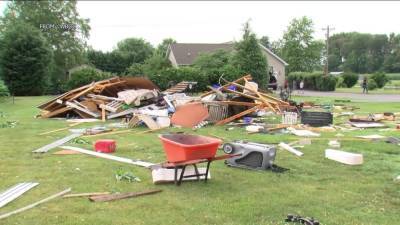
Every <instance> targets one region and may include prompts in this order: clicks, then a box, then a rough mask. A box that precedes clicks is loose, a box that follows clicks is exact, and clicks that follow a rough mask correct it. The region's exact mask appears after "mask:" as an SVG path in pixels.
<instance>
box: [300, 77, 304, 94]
mask: <svg viewBox="0 0 400 225" xmlns="http://www.w3.org/2000/svg"><path fill="white" fill-rule="evenodd" d="M303 88H304V80H301V81H300V92H301V93H302V94H304V91H303Z"/></svg>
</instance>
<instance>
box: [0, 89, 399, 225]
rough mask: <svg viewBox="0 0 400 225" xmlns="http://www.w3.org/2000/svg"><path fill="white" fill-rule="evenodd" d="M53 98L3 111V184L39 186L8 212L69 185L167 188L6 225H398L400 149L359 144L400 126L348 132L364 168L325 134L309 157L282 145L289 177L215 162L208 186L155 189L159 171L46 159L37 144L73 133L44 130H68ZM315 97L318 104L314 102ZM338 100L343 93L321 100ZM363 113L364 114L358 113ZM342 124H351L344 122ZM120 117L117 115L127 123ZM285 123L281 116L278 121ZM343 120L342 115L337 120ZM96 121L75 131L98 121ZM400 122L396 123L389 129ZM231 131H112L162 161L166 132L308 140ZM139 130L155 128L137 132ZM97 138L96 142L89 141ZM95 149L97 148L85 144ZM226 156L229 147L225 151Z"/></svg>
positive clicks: (280, 159) (79, 203)
mask: <svg viewBox="0 0 400 225" xmlns="http://www.w3.org/2000/svg"><path fill="white" fill-rule="evenodd" d="M49 98H50V97H18V98H16V99H15V104H12V103H11V101H9V100H6V101H4V100H3V102H1V103H0V111H1V112H3V113H4V114H5V117H3V118H0V123H2V122H4V121H7V120H17V121H18V122H19V123H18V125H17V126H16V127H14V128H0V153H1V156H0V177H1V179H0V190H5V189H7V188H9V187H10V186H12V185H14V184H16V183H19V182H25V181H37V182H39V183H40V185H39V186H37V187H36V188H34V189H32V190H30V191H29V192H27V193H25V194H24V195H23V196H21V197H20V198H19V199H17V200H15V201H13V202H11V203H9V204H8V205H6V206H5V207H2V208H1V209H0V214H3V213H6V212H9V211H12V210H15V209H18V208H20V207H23V206H25V205H27V204H30V203H33V202H35V201H38V200H40V199H43V198H45V197H48V196H50V195H52V194H54V193H57V192H59V191H62V190H64V189H66V188H68V187H71V188H72V193H82V192H103V191H110V192H136V191H144V190H150V189H158V188H159V189H162V190H163V192H161V193H159V194H155V195H150V196H144V197H139V198H133V199H125V200H119V201H114V202H107V203H101V202H100V203H93V202H90V201H89V200H88V199H86V198H70V199H62V198H59V199H56V200H53V201H51V202H48V203H45V204H43V205H40V206H38V207H35V208H34V209H31V210H29V211H25V212H23V213H20V214H17V215H13V216H11V217H9V218H7V219H4V220H0V224H40V225H46V224H51V225H53V224H87V225H93V224H174V225H178V224H218V225H220V224H285V222H284V219H285V218H286V215H287V214H289V213H291V214H301V215H303V216H312V217H315V218H316V219H318V220H319V221H320V222H321V223H322V224H327V225H334V224H337V225H343V224H364V225H365V224H371V225H372V224H373V225H376V224H380V225H382V224H388V225H393V224H398V223H399V210H400V182H399V181H395V178H396V177H397V176H398V175H400V146H395V145H393V144H388V143H384V142H368V141H356V140H353V139H352V138H353V137H354V136H357V135H360V134H380V135H385V136H397V137H400V132H399V131H382V132H379V131H378V129H371V130H364V131H356V132H341V133H342V134H344V137H342V139H345V140H341V141H340V142H341V144H342V149H343V150H347V151H351V152H358V153H362V154H363V155H364V161H365V162H364V164H363V165H361V166H347V165H342V164H340V163H337V162H334V161H331V160H328V159H325V158H324V150H325V149H326V148H328V145H327V143H328V140H329V139H333V138H334V135H335V134H337V132H333V133H323V134H322V136H321V138H317V139H313V141H312V145H308V146H305V147H304V148H303V149H299V150H301V151H303V152H304V156H303V157H296V156H294V155H292V154H290V153H288V152H286V151H283V150H278V153H277V158H276V160H275V163H276V164H277V165H279V166H281V167H284V168H287V169H289V170H288V171H286V172H284V173H274V172H271V171H250V170H244V169H238V168H230V167H227V166H226V165H224V163H223V162H222V161H218V162H215V163H213V164H212V165H211V174H212V175H211V176H212V179H211V180H210V181H209V182H208V183H204V182H186V183H183V184H182V186H180V187H177V186H174V185H173V184H164V185H154V184H153V183H152V179H151V173H150V171H149V170H147V169H145V168H141V167H137V166H133V165H127V164H123V163H119V162H114V161H110V160H105V159H100V158H95V157H92V156H87V155H64V156H61V155H53V154H52V153H53V152H55V151H57V150H58V149H53V150H51V151H50V152H48V153H46V154H42V155H34V154H33V153H31V151H32V150H34V149H37V148H39V147H41V146H43V145H46V144H48V143H51V142H53V141H55V140H57V139H60V138H62V137H64V136H66V135H68V133H69V132H68V131H62V132H57V133H53V134H49V135H44V136H39V135H38V134H39V133H42V132H45V131H49V130H53V129H57V128H63V127H66V126H67V122H65V121H64V120H54V119H36V118H34V116H35V115H36V114H37V113H38V112H39V111H38V110H37V109H36V108H35V106H36V105H38V104H39V103H41V102H43V101H45V100H46V99H49ZM304 99H306V100H315V99H311V98H304ZM317 101H318V102H322V103H329V102H332V101H333V99H329V98H324V99H322V98H320V99H317ZM345 104H347V105H355V106H358V107H360V108H361V109H359V110H358V111H359V112H361V113H363V114H367V113H369V112H383V111H385V112H386V111H389V112H400V104H398V103H396V104H394V103H372V102H371V103H354V102H350V103H345ZM356 112H357V111H356ZM341 120H345V118H342V119H341ZM118 121H119V120H115V121H110V122H109V123H111V122H118ZM269 121H272V122H275V123H278V122H279V121H280V119H279V117H276V119H269ZM336 122H340V121H336ZM91 126H94V124H84V125H79V126H78V127H75V128H79V127H81V128H83V127H91ZM389 126H391V127H393V125H389ZM225 128H226V127H216V126H209V127H205V128H202V129H200V130H198V131H192V130H190V129H186V130H184V129H177V128H171V129H167V130H163V131H160V132H156V133H147V134H135V132H131V133H126V134H121V135H109V136H103V137H101V138H112V139H115V140H116V141H117V152H116V153H115V155H119V156H124V157H130V158H135V159H142V160H145V161H150V162H162V161H164V160H165V155H164V152H163V149H162V146H161V143H160V141H159V139H158V137H157V135H158V134H159V133H165V132H169V131H173V132H176V131H185V132H187V133H194V134H202V135H217V136H219V137H222V138H224V139H226V140H235V139H240V140H249V141H255V142H260V143H279V142H280V141H284V142H287V143H288V142H291V141H294V140H297V139H298V138H297V137H295V136H292V135H288V134H275V135H271V134H252V135H248V134H247V133H246V131H245V130H244V129H243V128H235V129H234V130H231V131H226V130H225ZM136 130H138V131H142V130H146V128H136ZM86 140H88V141H94V140H95V138H86ZM77 146H80V147H82V148H86V149H92V147H91V145H85V144H84V145H77ZM218 153H219V154H223V152H222V151H219V152H218ZM119 168H121V169H123V170H125V171H131V172H132V173H133V174H135V175H136V176H138V177H140V179H141V180H142V181H141V182H136V183H128V182H125V181H120V182H118V181H116V179H115V172H116V171H117V170H118V169H119Z"/></svg>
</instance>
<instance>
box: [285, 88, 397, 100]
mask: <svg viewBox="0 0 400 225" xmlns="http://www.w3.org/2000/svg"><path fill="white" fill-rule="evenodd" d="M292 96H310V97H333V98H348V99H351V100H358V101H372V102H400V94H361V93H359V94H358V93H339V92H321V91H303V92H302V93H299V92H298V91H297V90H296V91H294V92H293V93H292Z"/></svg>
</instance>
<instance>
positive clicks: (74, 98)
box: [38, 77, 196, 128]
mask: <svg viewBox="0 0 400 225" xmlns="http://www.w3.org/2000/svg"><path fill="white" fill-rule="evenodd" d="M194 84H196V83H195V82H187V81H183V82H180V83H178V84H177V85H176V86H174V87H172V88H170V89H167V90H165V91H164V92H160V90H159V88H158V87H157V86H156V85H155V84H154V83H153V82H151V81H150V80H148V79H147V78H144V77H122V78H120V77H113V78H110V79H106V80H102V81H98V82H92V83H91V84H88V85H85V86H82V87H79V88H76V89H73V90H71V91H68V92H66V93H64V94H62V95H60V96H57V97H56V98H54V99H51V100H50V101H48V102H46V103H43V104H41V105H39V106H38V108H39V109H41V114H40V117H42V118H54V117H65V118H84V119H86V118H101V119H102V120H103V121H105V120H106V119H113V118H126V117H128V118H130V119H131V118H132V117H133V115H136V114H137V115H139V114H143V115H142V116H140V119H141V120H145V121H150V120H149V119H147V117H146V116H145V115H147V114H149V115H151V116H157V117H160V119H159V121H157V124H155V125H154V123H150V122H149V123H148V125H149V126H151V127H152V128H154V127H159V126H160V125H164V126H165V125H167V126H169V119H168V118H167V119H165V118H162V117H168V110H167V108H168V105H167V104H166V100H164V98H163V97H165V96H168V99H170V100H171V101H172V100H174V99H175V98H177V99H178V98H179V103H180V104H182V103H184V102H185V98H186V95H185V94H183V93H179V92H183V91H185V90H186V89H187V88H191V87H192V85H194ZM176 93H177V95H174V94H176ZM177 96H178V97H177ZM166 99H167V98H166ZM188 99H189V100H191V98H190V97H188ZM159 109H162V111H160V110H159ZM153 122H154V121H153ZM131 123H133V121H131ZM146 124H147V123H146ZM152 125H154V126H152Z"/></svg>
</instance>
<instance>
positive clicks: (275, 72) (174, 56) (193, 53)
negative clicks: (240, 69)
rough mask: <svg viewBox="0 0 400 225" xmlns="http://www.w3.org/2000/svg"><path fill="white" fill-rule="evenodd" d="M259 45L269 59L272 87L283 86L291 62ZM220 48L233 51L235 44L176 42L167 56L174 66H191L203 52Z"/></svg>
mask: <svg viewBox="0 0 400 225" xmlns="http://www.w3.org/2000/svg"><path fill="white" fill-rule="evenodd" d="M259 45H260V47H261V49H262V52H263V54H264V56H265V57H266V58H267V61H268V66H269V73H270V80H269V84H270V87H273V86H275V87H283V86H284V83H285V76H286V74H285V67H286V66H287V65H289V64H287V63H286V62H285V61H284V60H283V59H282V58H280V57H279V56H277V55H276V54H274V53H273V52H272V51H271V50H269V49H268V48H266V47H264V46H263V45H261V44H259ZM219 49H223V50H226V51H232V50H234V44H233V43H230V42H229V43H221V44H203V43H175V44H170V45H169V46H168V50H167V56H168V59H169V61H170V62H171V64H172V66H174V67H180V66H190V65H192V64H193V62H194V61H195V59H196V58H197V57H198V56H199V55H200V54H201V53H212V52H215V51H217V50H219Z"/></svg>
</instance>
